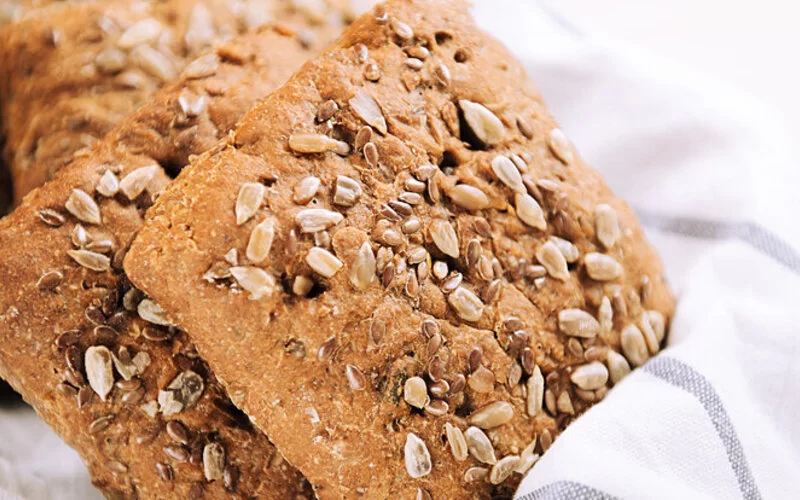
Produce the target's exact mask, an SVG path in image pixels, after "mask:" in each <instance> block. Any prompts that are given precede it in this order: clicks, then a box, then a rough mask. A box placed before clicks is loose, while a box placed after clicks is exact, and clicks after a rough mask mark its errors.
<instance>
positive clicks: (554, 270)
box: [536, 240, 569, 281]
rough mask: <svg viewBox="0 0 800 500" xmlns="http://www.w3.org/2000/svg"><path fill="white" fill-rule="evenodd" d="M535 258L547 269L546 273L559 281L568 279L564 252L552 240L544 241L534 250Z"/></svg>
mask: <svg viewBox="0 0 800 500" xmlns="http://www.w3.org/2000/svg"><path fill="white" fill-rule="evenodd" d="M536 259H537V260H538V261H539V263H540V264H541V265H543V266H544V268H545V269H547V273H548V274H549V275H550V276H552V277H553V278H556V279H558V280H561V281H567V280H568V279H569V269H567V261H566V259H565V258H564V254H562V253H561V250H559V249H558V247H557V246H556V245H555V243H553V242H552V241H550V240H548V241H546V242H545V243H544V244H543V245H542V246H540V247H539V248H538V249H537V250H536Z"/></svg>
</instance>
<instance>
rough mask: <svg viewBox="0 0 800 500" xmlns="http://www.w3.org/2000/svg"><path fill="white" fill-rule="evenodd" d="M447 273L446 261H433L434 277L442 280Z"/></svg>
mask: <svg viewBox="0 0 800 500" xmlns="http://www.w3.org/2000/svg"><path fill="white" fill-rule="evenodd" d="M447 273H448V268H447V262H444V261H441V260H437V261H436V262H434V263H433V275H434V276H436V279H439V280H443V279H444V278H446V277H447Z"/></svg>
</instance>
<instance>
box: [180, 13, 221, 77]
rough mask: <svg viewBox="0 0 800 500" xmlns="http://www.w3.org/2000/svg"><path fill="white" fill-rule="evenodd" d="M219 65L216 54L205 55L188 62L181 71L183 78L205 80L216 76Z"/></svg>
mask: <svg viewBox="0 0 800 500" xmlns="http://www.w3.org/2000/svg"><path fill="white" fill-rule="evenodd" d="M197 5H200V4H197ZM219 64H220V61H219V56H218V55H217V54H206V55H204V56H200V57H198V58H197V59H195V60H194V61H192V62H190V63H189V64H188V65H187V66H186V68H185V69H184V70H183V76H184V77H185V78H188V79H189V80H196V79H199V78H206V77H209V76H211V75H214V74H216V72H217V70H218V69H219Z"/></svg>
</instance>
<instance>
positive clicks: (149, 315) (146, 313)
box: [136, 299, 170, 326]
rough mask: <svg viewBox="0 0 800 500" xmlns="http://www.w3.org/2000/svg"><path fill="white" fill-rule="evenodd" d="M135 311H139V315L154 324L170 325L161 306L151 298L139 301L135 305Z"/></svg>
mask: <svg viewBox="0 0 800 500" xmlns="http://www.w3.org/2000/svg"><path fill="white" fill-rule="evenodd" d="M136 311H137V312H138V313H139V317H140V318H142V319H143V320H145V321H148V322H150V323H153V324H155V325H162V326H169V325H170V322H169V320H167V318H166V313H165V312H164V309H162V308H161V306H159V305H158V304H156V303H155V301H153V300H151V299H144V300H142V301H141V302H139V305H138V306H137V307H136Z"/></svg>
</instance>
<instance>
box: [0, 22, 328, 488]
mask: <svg viewBox="0 0 800 500" xmlns="http://www.w3.org/2000/svg"><path fill="white" fill-rule="evenodd" d="M336 31H340V27H339V26H337V25H327V24H325V25H320V26H318V27H316V28H314V32H315V33H317V34H318V35H319V43H320V44H321V43H326V41H329V37H330V36H331V34H332V33H334V32H336ZM326 38H328V40H326ZM305 42H307V40H299V39H298V38H297V36H295V35H293V34H292V33H290V32H289V31H288V30H287V29H286V28H285V27H281V28H274V29H273V28H263V29H262V30H261V32H257V33H251V34H248V35H242V36H240V37H237V38H235V39H234V40H233V41H231V42H228V43H225V44H223V45H222V46H221V47H219V48H218V49H217V50H216V52H215V53H213V54H211V55H209V56H201V58H200V59H198V60H197V61H195V62H193V63H191V64H190V65H189V67H188V68H187V69H186V70H185V72H184V76H183V77H181V78H180V79H178V81H176V82H175V83H173V84H171V85H169V86H168V87H167V88H166V89H164V90H163V91H161V92H160V93H158V94H157V95H156V96H155V97H154V98H153V100H152V101H151V102H149V103H148V104H146V105H145V106H144V107H143V108H142V109H140V110H139V111H137V112H135V113H134V114H133V115H132V116H131V117H129V118H127V119H125V120H124V121H123V122H122V124H121V125H120V126H119V127H118V128H117V129H116V130H114V131H112V132H111V133H110V134H108V135H107V136H106V138H105V139H104V140H101V141H100V142H98V143H96V144H95V145H94V146H92V147H91V148H89V149H88V150H86V151H84V152H83V153H81V154H80V155H79V156H78V157H76V159H74V160H73V161H72V162H71V163H70V164H69V165H68V166H66V167H65V168H63V169H62V170H60V171H59V172H58V174H57V175H56V176H55V178H54V179H53V180H52V181H50V182H49V183H47V184H46V185H44V186H43V187H41V188H40V189H37V190H35V191H34V192H32V193H31V194H30V195H29V196H28V197H26V199H25V200H24V202H23V203H22V204H21V205H20V206H19V207H18V208H17V209H16V210H15V211H14V212H13V213H12V214H11V215H9V216H7V217H6V218H4V219H2V220H0V278H1V279H2V280H3V282H4V283H6V286H4V287H2V288H0V311H1V313H0V376H2V377H3V378H5V379H7V380H8V381H9V382H10V383H11V384H12V386H13V387H14V388H15V389H16V390H17V391H19V392H20V393H21V394H22V395H23V396H24V397H25V399H26V400H27V401H28V402H29V403H31V404H32V405H33V407H34V408H35V409H36V410H37V412H38V413H39V415H40V416H41V417H42V418H43V419H44V420H45V421H46V422H47V423H48V424H49V425H50V426H52V427H53V428H54V429H55V431H56V432H57V433H58V434H59V435H61V436H62V438H64V440H65V441H66V442H67V443H68V444H70V445H71V446H73V447H74V448H75V449H76V450H78V452H79V453H80V454H81V456H82V457H83V459H84V461H85V462H86V463H87V465H88V466H89V469H90V472H91V475H92V478H93V481H94V483H95V485H96V486H97V487H98V488H100V489H101V490H103V492H104V493H106V495H108V496H109V497H114V498H117V497H122V498H187V497H189V498H199V497H202V496H203V495H205V498H226V497H229V496H232V497H235V498H276V499H277V498H280V499H283V498H295V496H299V497H311V496H312V494H311V491H310V489H309V487H308V484H307V483H306V482H305V481H304V479H303V478H302V476H301V475H300V474H299V473H297V471H296V470H295V469H294V468H292V467H290V466H289V464H288V463H286V462H285V461H284V460H283V459H282V458H281V455H280V454H279V453H277V452H276V450H275V448H274V447H273V446H272V445H271V444H270V442H269V441H268V439H267V438H266V437H265V436H264V435H263V434H262V433H261V432H259V431H258V430H256V429H254V428H253V427H252V425H251V424H250V422H249V420H248V419H247V417H246V416H244V414H242V413H241V412H239V411H238V410H237V409H236V408H235V407H234V406H233V404H232V403H231V402H230V399H229V398H228V396H227V395H226V394H225V392H224V391H223V389H222V386H221V385H220V384H219V382H218V381H217V380H216V378H215V377H214V375H213V373H212V372H211V371H210V370H209V368H208V366H207V365H206V364H205V362H203V360H202V359H200V358H199V357H198V356H197V353H196V351H195V350H194V348H193V347H192V345H191V343H190V342H189V340H188V339H187V337H186V336H185V335H184V334H183V333H182V332H180V331H179V330H177V329H175V328H171V327H168V326H165V323H166V322H165V320H164V319H163V317H162V313H161V310H160V308H159V307H158V306H157V305H156V304H155V303H153V302H152V301H151V300H149V299H147V298H145V297H144V296H143V294H142V293H141V292H139V291H138V290H136V289H135V288H133V287H132V286H131V285H130V283H129V281H128V280H127V278H126V277H125V275H124V273H123V272H122V270H121V263H122V257H123V255H124V254H125V252H126V250H127V246H128V244H129V242H130V241H131V239H132V236H133V233H134V232H135V231H136V230H137V229H138V228H139V226H140V224H141V222H142V218H143V213H144V210H145V208H146V207H147V206H149V204H150V203H151V200H152V199H153V197H154V196H155V195H156V194H157V193H158V192H159V191H160V190H161V189H162V188H163V187H164V186H165V185H166V184H167V183H168V181H169V178H168V177H167V176H166V175H165V172H164V169H165V168H170V167H172V166H174V165H177V164H178V163H175V162H180V161H183V159H184V158H187V157H188V156H190V155H193V154H199V153H201V152H202V151H203V149H204V148H205V147H206V146H207V145H208V144H213V143H214V141H215V139H216V138H217V137H218V136H224V135H225V134H226V133H227V132H228V130H229V129H230V127H232V126H233V124H234V123H235V121H236V120H237V118H239V117H240V116H242V115H243V114H244V113H245V111H246V110H247V109H248V108H249V107H250V106H251V105H252V104H253V102H254V101H255V100H256V99H258V98H260V97H262V96H264V95H266V94H268V93H269V92H270V91H271V90H272V89H274V88H276V87H277V86H278V85H279V84H281V83H283V82H284V81H285V80H286V79H288V77H289V76H290V75H291V74H292V72H293V71H295V70H296V69H297V68H298V67H299V66H300V64H302V62H303V61H304V60H306V59H307V58H308V57H309V56H310V55H311V54H313V53H314V50H316V48H318V44H317V43H315V44H314V45H313V47H312V48H310V49H309V48H307V47H306V44H305ZM201 70H202V71H201ZM145 137H146V138H147V139H148V141H145V140H144V138H145ZM181 137H188V139H180V138H181ZM162 166H163V168H162ZM20 241H24V242H25V243H24V251H20V248H21V247H20V246H19V242H20Z"/></svg>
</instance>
